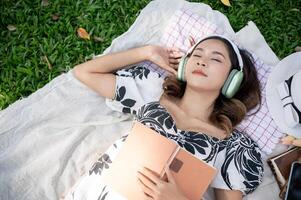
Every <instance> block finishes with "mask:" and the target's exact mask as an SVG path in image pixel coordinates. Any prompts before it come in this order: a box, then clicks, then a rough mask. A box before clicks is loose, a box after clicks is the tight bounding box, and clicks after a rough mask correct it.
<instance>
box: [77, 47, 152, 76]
mask: <svg viewBox="0 0 301 200" xmlns="http://www.w3.org/2000/svg"><path fill="white" fill-rule="evenodd" d="M149 54H150V47H149V46H142V47H138V48H133V49H129V50H126V51H122V52H118V53H112V54H108V55H104V56H100V57H98V58H95V59H93V60H90V61H87V62H85V63H82V64H79V65H77V66H75V68H74V70H75V71H77V70H80V71H84V72H88V73H103V74H104V73H112V72H115V71H117V70H119V69H121V68H123V67H125V66H127V65H131V64H135V63H139V62H141V61H144V60H147V59H148V58H149Z"/></svg>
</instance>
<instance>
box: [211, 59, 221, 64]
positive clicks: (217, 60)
mask: <svg viewBox="0 0 301 200" xmlns="http://www.w3.org/2000/svg"><path fill="white" fill-rule="evenodd" d="M211 60H214V61H216V62H219V63H221V62H222V61H221V60H219V59H216V58H212V59H211Z"/></svg>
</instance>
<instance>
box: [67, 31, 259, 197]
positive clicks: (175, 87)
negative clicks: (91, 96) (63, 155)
mask: <svg viewBox="0 0 301 200" xmlns="http://www.w3.org/2000/svg"><path fill="white" fill-rule="evenodd" d="M182 56H183V53H181V52H180V51H179V50H177V49H175V48H164V47H161V46H155V45H147V46H142V47H138V48H134V49H130V50H127V51H123V52H119V53H113V54H110V55H105V56H102V57H98V58H96V59H94V60H91V61H88V62H85V63H83V64H80V65H78V66H76V67H75V68H74V75H75V77H76V78H77V79H79V80H80V81H81V82H83V83H84V84H86V85H87V86H88V87H90V88H91V89H93V90H94V91H96V92H97V93H99V94H100V95H101V96H103V97H106V98H108V99H111V102H112V103H114V104H115V105H117V106H118V107H119V108H120V111H122V112H124V113H130V114H132V115H134V116H135V119H136V120H137V121H139V122H141V123H142V124H144V125H146V126H148V127H150V128H152V129H153V130H155V131H156V132H158V134H161V135H163V136H165V137H167V138H168V139H170V140H174V141H175V142H176V143H177V145H179V146H180V147H181V148H183V149H185V150H186V151H189V152H190V153H192V154H194V155H195V156H196V157H197V158H198V159H201V160H203V161H205V162H206V163H208V164H210V165H211V166H214V167H215V168H216V169H217V170H218V172H217V174H216V176H215V177H214V179H213V181H212V182H211V184H210V187H212V188H213V189H214V193H215V198H216V199H218V200H219V199H223V200H227V199H229V200H230V199H231V200H238V199H242V197H243V195H245V194H248V193H250V192H252V191H254V190H255V189H256V188H257V187H258V185H259V184H260V183H261V181H262V177H263V164H262V161H261V154H260V150H259V148H258V146H257V144H256V143H255V142H254V141H252V140H251V139H250V138H249V137H247V136H246V135H245V134H243V133H242V132H239V131H238V130H236V129H235V126H236V125H237V124H238V123H240V122H241V121H242V120H243V118H244V117H245V116H246V113H247V112H248V111H249V110H251V109H252V108H254V107H256V106H257V105H260V102H261V95H260V84H259V81H258V78H257V72H256V69H255V67H254V65H253V62H252V58H251V56H250V54H249V53H248V52H247V51H245V50H241V49H238V47H237V46H236V45H235V44H234V43H232V42H231V41H230V40H229V39H227V38H226V37H224V36H217V35H214V36H209V37H206V38H204V39H202V40H201V41H198V42H196V43H195V44H194V45H193V46H192V48H191V49H190V50H189V51H188V53H187V54H185V56H183V58H185V59H183V58H182V59H180V58H181V57H182ZM145 60H149V61H151V62H153V63H155V64H157V65H158V66H160V67H161V68H163V69H165V70H167V71H168V72H169V75H168V76H167V77H166V78H165V79H164V80H163V78H162V77H161V75H160V74H158V73H156V72H152V71H150V70H149V69H146V68H143V67H139V66H135V65H133V64H135V63H139V62H141V61H145ZM179 62H180V64H179ZM128 65H133V66H134V67H131V68H127V69H123V68H125V67H124V66H128ZM178 66H179V67H178ZM160 80H161V83H162V90H161V91H163V92H161V93H160V96H158V98H157V99H158V100H156V101H152V102H144V101H145V100H144V98H143V95H142V94H143V91H139V88H141V86H143V87H145V88H147V87H148V86H147V85H148V84H149V87H150V88H151V87H152V86H151V84H152V83H154V82H158V81H160ZM125 99H127V101H124V100H125ZM125 140H126V139H125V138H121V139H120V140H118V141H116V143H115V144H114V146H112V147H111V148H109V149H108V151H107V152H106V153H105V154H103V156H102V157H100V158H99V160H98V161H97V162H96V163H95V164H94V165H93V167H92V168H91V170H90V171H89V174H88V175H86V176H85V177H83V178H82V179H80V181H79V182H78V183H77V184H76V185H75V186H74V187H73V188H72V190H71V191H70V192H69V193H68V194H67V195H66V197H65V198H66V199H81V200H83V199H95V200H97V199H112V200H118V199H124V198H123V197H122V196H121V195H120V194H117V193H116V192H114V191H113V190H112V189H110V187H108V186H107V185H105V184H104V183H103V182H102V181H101V180H102V172H103V170H106V169H107V168H108V167H109V163H111V161H114V157H115V156H116V154H117V153H118V151H119V150H120V148H121V146H122V145H123V143H124V141H125ZM166 174H167V177H168V180H167V181H164V180H161V179H159V178H158V177H157V176H156V175H154V174H153V172H152V171H150V170H148V169H147V168H144V169H143V170H141V171H140V172H139V173H138V174H137V179H139V182H140V183H141V184H140V186H141V190H142V191H143V192H144V195H145V198H144V199H156V200H171V199H172V200H187V199H188V198H187V197H185V196H184V194H183V193H182V192H181V191H180V189H179V188H178V186H177V185H176V183H175V182H174V181H173V177H172V174H171V172H170V171H169V170H167V171H166ZM116 181H118V180H116Z"/></svg>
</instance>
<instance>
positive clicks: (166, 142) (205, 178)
mask: <svg viewBox="0 0 301 200" xmlns="http://www.w3.org/2000/svg"><path fill="white" fill-rule="evenodd" d="M165 166H169V168H170V170H171V173H172V175H173V176H174V179H175V181H176V183H177V186H178V187H179V188H180V189H181V191H182V192H183V194H184V195H185V196H186V197H187V198H189V199H191V200H199V199H201V197H202V195H203V194H204V192H205V191H206V189H207V188H208V186H209V184H210V183H211V181H212V180H213V178H214V176H215V174H216V169H215V168H214V167H212V166H210V165H209V164H207V163H206V162H204V161H202V160H200V159H198V158H196V157H195V156H194V155H193V154H191V153H190V152H188V151H186V150H184V149H182V148H181V147H180V146H178V144H177V143H176V142H174V141H172V140H170V139H168V138H166V137H164V136H162V135H160V134H159V133H157V132H155V131H154V130H152V129H150V128H148V127H147V126H145V125H143V124H141V123H140V122H134V125H133V128H132V130H131V131H130V134H129V135H128V137H127V139H126V141H125V143H124V145H123V146H122V148H121V150H120V152H119V153H118V155H117V156H116V158H115V160H114V161H113V163H112V164H111V166H110V168H109V169H108V170H106V172H105V173H104V174H103V175H104V181H105V183H106V184H108V185H109V186H110V187H112V189H114V190H115V191H116V192H118V193H119V194H121V195H123V196H124V197H126V198H127V199H130V200H138V199H139V200H140V199H143V196H144V194H143V192H142V191H141V189H140V188H141V187H140V185H139V182H138V178H137V174H138V171H139V170H141V169H142V168H143V167H147V168H149V169H151V170H152V171H154V172H155V173H156V174H157V175H158V177H161V178H163V177H164V169H165Z"/></svg>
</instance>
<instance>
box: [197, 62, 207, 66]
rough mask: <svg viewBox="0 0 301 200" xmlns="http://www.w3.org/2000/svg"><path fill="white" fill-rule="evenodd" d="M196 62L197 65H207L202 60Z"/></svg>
mask: <svg viewBox="0 0 301 200" xmlns="http://www.w3.org/2000/svg"><path fill="white" fill-rule="evenodd" d="M196 64H197V65H198V66H200V65H201V66H202V67H206V66H207V65H206V64H205V63H204V62H202V63H200V62H197V63H196Z"/></svg>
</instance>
